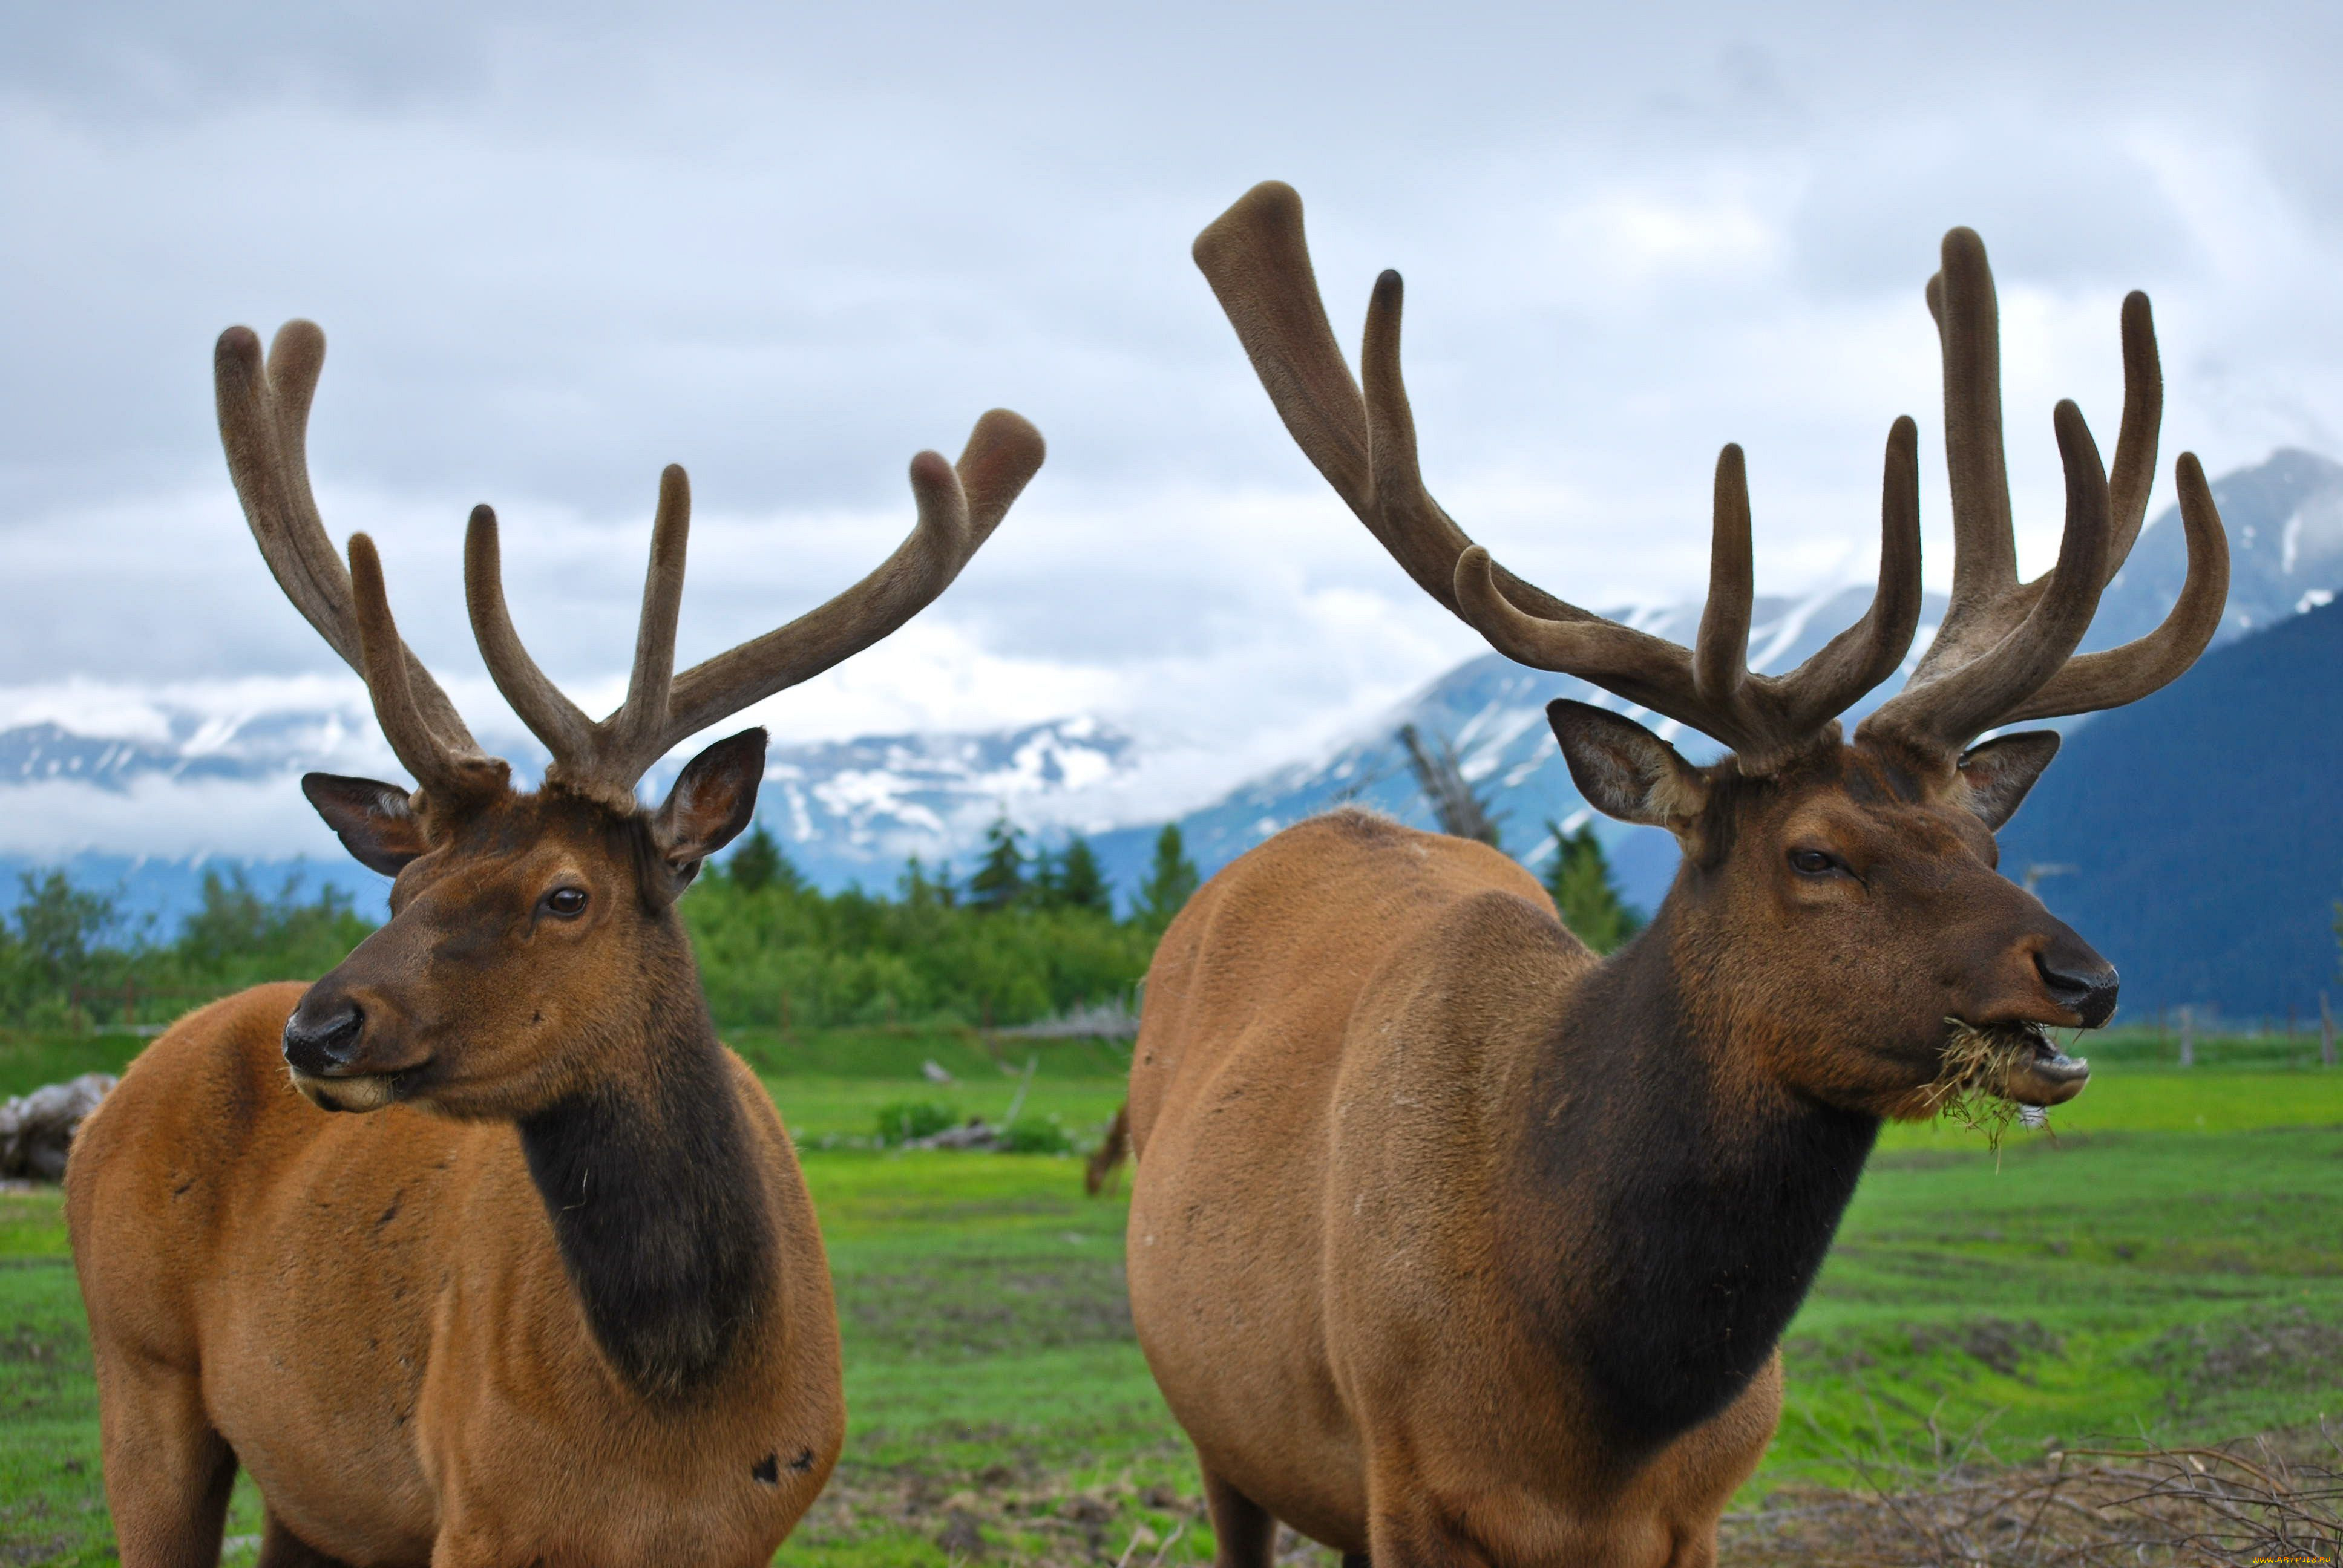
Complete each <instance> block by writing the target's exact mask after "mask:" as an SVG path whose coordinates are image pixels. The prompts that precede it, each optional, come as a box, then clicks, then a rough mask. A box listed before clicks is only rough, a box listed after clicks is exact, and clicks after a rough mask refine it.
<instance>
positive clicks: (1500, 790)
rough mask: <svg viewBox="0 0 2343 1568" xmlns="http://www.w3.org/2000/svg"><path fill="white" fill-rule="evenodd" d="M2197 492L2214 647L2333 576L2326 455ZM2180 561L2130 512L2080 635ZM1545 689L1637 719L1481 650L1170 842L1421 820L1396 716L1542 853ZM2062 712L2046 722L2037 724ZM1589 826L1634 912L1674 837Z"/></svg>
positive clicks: (2334, 505)
mask: <svg viewBox="0 0 2343 1568" xmlns="http://www.w3.org/2000/svg"><path fill="white" fill-rule="evenodd" d="M2213 495H2214V498H2215V500H2216V501H2217V503H2218V505H2219V507H2220V508H2221V517H2222V521H2223V522H2224V523H2225V524H2226V525H2227V529H2228V535H2229V552H2230V579H2229V600H2228V608H2227V614H2226V615H2225V617H2224V618H2223V620H2222V625H2221V629H2220V631H2219V633H2218V634H2217V637H2216V644H2217V645H2218V644H2219V643H2223V642H2227V641H2230V640H2233V639H2235V638H2239V637H2243V636H2246V635H2247V634H2248V633H2251V632H2253V631H2256V630H2258V629H2262V628H2268V627H2270V626H2273V625H2275V624H2277V623H2278V622H2280V621H2283V620H2285V619H2287V618H2289V617H2292V616H2294V615H2297V614H2299V613H2301V612H2302V611H2304V610H2308V609H2310V608H2316V607H2318V606H2319V605H2323V604H2326V603H2328V602H2329V601H2330V600H2332V599H2333V598H2335V596H2336V594H2337V593H2338V591H2343V465H2338V464H2336V463H2333V462H2330V461H2328V459H2327V458H2324V457H2318V456H2315V455H2313V454H2311V453H2308V452H2302V451H2292V450H2281V451H2279V452H2278V453H2276V454H2274V455H2273V456H2271V457H2269V458H2268V461H2266V462H2263V463H2260V464H2258V465H2257V466H2255V467H2250V468H2244V469H2240V470H2238V471H2237V472H2235V473H2232V474H2230V475H2228V476H2227V477H2224V478H2222V479H2219V480H2217V481H2216V482H2215V484H2214V486H2213ZM2186 577H2187V540H2186V538H2184V536H2183V534H2182V530H2181V527H2180V519H2179V513H2178V511H2177V508H2166V509H2165V510H2164V511H2162V512H2160V513H2158V514H2157V515H2156V516H2155V517H2152V518H2149V519H2148V523H2147V528H2144V529H2143V530H2142V531H2141V534H2140V537H2139V538H2138V540H2137V544H2136V545H2135V546H2134V548H2133V550H2132V553H2131V558H2130V559H2129V560H2127V562H2126V563H2125V565H2124V569H2123V571H2122V572H2121V573H2119V574H2118V575H2117V578H2116V579H2115V580H2114V581H2113V582H2112V583H2110V584H2109V585H2108V587H2107V593H2106V594H2105V595H2104V596H2102V598H2101V599H2100V602H2099V611H2098V615H2097V619H2096V620H2094V622H2093V623H2092V627H2091V633H2090V635H2089V637H2087V638H2085V639H2084V643H2083V647H2084V648H2086V649H2092V648H2112V647H2115V646H2117V645H2118V644H2120V643H2124V642H2127V641H2130V640H2131V639H2132V638H2137V637H2140V636H2142V635H2144V634H2146V633H2147V632H2148V631H2150V630H2152V629H2153V628H2155V627H2156V626H2157V624H2158V623H2159V622H2160V621H2162V619H2163V618H2164V615H2165V612H2166V611H2167V610H2168V609H2169V608H2171V607H2172V602H2173V600H2174V599H2175V598H2177V596H2178V594H2179V591H2180V585H2181V583H2182V581H2183V580H2184V579H2185V578H2186ZM1870 594H1871V590H1870V588H1868V587H1862V588H1846V589H1843V590H1840V591H1837V592H1835V593H1825V594H1818V595H1815V596H1814V597H1812V598H1806V599H1778V598H1777V599H1760V600H1759V601H1758V602H1757V605H1756V607H1755V621H1754V625H1753V627H1752V629H1751V632H1750V638H1749V648H1750V659H1749V662H1750V666H1751V668H1754V669H1756V670H1759V671H1761V672H1764V673H1768V674H1778V673H1780V672H1782V671H1783V670H1785V669H1789V668H1795V666H1796V665H1797V664H1798V663H1799V662H1800V661H1801V660H1803V659H1805V658H1806V657H1807V656H1808V655H1810V654H1812V653H1813V652H1815V649H1817V648H1821V647H1822V645H1823V644H1824V643H1825V642H1827V641H1828V640H1829V639H1830V638H1833V637H1835V636H1836V635H1837V634H1838V633H1839V632H1840V631H1841V630H1843V629H1845V628H1846V627H1847V626H1849V625H1851V624H1852V623H1853V622H1854V621H1855V618H1857V617H1859V616H1860V615H1862V613H1863V611H1864V608H1865V606H1866V605H1867V604H1868V603H1869V602H1870ZM1943 611H1944V601H1943V599H1942V598H1940V597H1938V596H1936V595H1931V596H1929V598H1928V600H1927V603H1926V608H1924V610H1923V611H1922V614H1921V619H1920V629H1919V634H1918V636H1917V637H1916V638H1914V639H1913V649H1914V651H1913V656H1912V658H1913V660H1914V661H1916V659H1917V658H1918V654H1919V652H1920V650H1922V649H1924V648H1926V646H1927V644H1928V641H1929V639H1930V638H1932V637H1934V636H1935V635H1936V622H1937V620H1938V619H1939V618H1941V616H1942V614H1943ZM1610 613H1611V614H1613V615H1614V616H1616V617H1618V618H1623V619H1626V620H1629V621H1630V622H1631V623H1632V624H1634V625H1635V626H1637V627H1640V628H1643V629H1644V630H1646V631H1650V632H1652V633H1654V635H1656V636H1660V637H1664V638H1668V639H1670V640H1671V641H1674V642H1679V643H1684V644H1686V645H1689V644H1690V643H1691V641H1692V639H1693V635H1694V630H1695V628H1697V627H1698V625H1699V621H1700V607H1699V606H1697V605H1684V606H1677V607H1675V608H1669V609H1664V610H1659V611H1640V612H1639V611H1617V610H1614V611H1612V612H1610ZM1907 668H1909V666H1908V663H1907ZM1892 691H1893V688H1892V687H1891V688H1889V689H1884V690H1881V691H1877V692H1874V693H1873V694H1871V696H1869V697H1867V698H1866V699H1865V700H1864V701H1863V702H1862V703H1860V704H1858V705H1857V706H1856V707H1855V709H1854V710H1853V713H1852V715H1851V716H1850V728H1852V720H1853V719H1854V718H1859V717H1860V716H1861V715H1863V714H1864V713H1866V712H1868V711H1870V709H1873V708H1875V707H1876V706H1877V705H1878V704H1879V703H1880V702H1882V701H1884V700H1885V699H1886V698H1887V697H1888V696H1889V695H1892ZM1557 697H1571V698H1576V699H1579V700H1581V701H1585V702H1598V703H1600V704H1602V705H1603V706H1604V707H1607V708H1611V709H1615V710H1618V711H1623V712H1627V713H1630V714H1632V715H1634V717H1637V718H1644V717H1645V716H1644V713H1643V711H1642V710H1641V709H1633V708H1631V707H1629V705H1628V704H1626V703H1624V702H1623V701H1622V700H1620V699H1617V698H1614V697H1611V696H1609V695H1608V694H1606V693H1603V692H1599V691H1596V690H1595V689H1593V688H1592V687H1589V686H1588V685H1587V684H1586V683H1585V682H1584V681H1581V680H1576V679H1573V678H1570V677H1568V676H1561V675H1554V674H1549V673H1547V672H1544V671H1542V670H1534V669H1528V668H1523V666H1521V665H1517V664H1514V663H1513V661H1511V660H1510V659H1507V658H1503V657H1502V656H1501V655H1498V654H1494V653H1491V654H1486V655H1483V656H1482V657H1481V658H1474V659H1472V660H1470V661H1468V662H1467V663H1465V664H1463V665H1460V666H1459V667H1457V668H1455V669H1453V670H1451V671H1450V672H1449V673H1448V674H1446V675H1444V676H1443V677H1441V678H1439V679H1438V680H1436V681H1434V682H1433V684H1432V685H1431V686H1430V687H1428V688H1427V689H1425V690H1424V691H1423V693H1422V694H1420V695H1419V696H1417V697H1415V698H1413V699H1411V700H1409V701H1408V702H1406V703H1404V704H1403V705H1402V706H1401V707H1399V708H1398V709H1395V710H1393V712H1392V713H1390V714H1389V715H1388V716H1386V717H1385V718H1384V719H1382V720H1381V721H1379V722H1378V723H1376V724H1375V725H1373V726H1372V727H1371V728H1369V729H1366V730H1365V731H1363V732H1362V733H1360V734H1358V735H1356V736H1354V737H1353V739H1351V740H1350V742H1349V743H1347V744H1345V745H1343V746H1342V747H1341V748H1339V749H1337V750H1335V751H1334V752H1333V754H1332V756H1329V757H1323V758H1320V759H1314V760H1310V761H1302V762H1296V763H1293V764H1292V765H1290V766H1288V767H1286V768H1283V769H1279V770H1277V771H1276V772H1274V773H1272V774H1269V775H1266V776H1264V777H1262V778H1261V779H1256V780H1254V781H1252V782H1251V783H1248V784H1245V785H1243V786H1242V787H1240V788H1239V789H1235V790H1232V792H1230V793H1229V794H1228V795H1227V796H1225V797H1223V798H1222V799H1220V800H1217V801H1215V802H1213V803H1212V804H1211V805H1209V806H1206V807H1204V808H1202V809H1200V810H1197V811H1193V812H1191V813H1190V814H1189V815H1187V816H1186V817H1183V818H1182V819H1181V830H1182V837H1183V838H1184V839H1185V840H1186V847H1187V849H1188V852H1189V853H1190V854H1191V855H1192V856H1193V857H1194V859H1195V860H1196V862H1197V865H1198V866H1199V868H1200V869H1202V871H1203V872H1204V873H1205V874H1206V875H1207V876H1209V875H1211V874H1212V871H1214V870H1216V869H1219V868H1220V867H1221V866H1222V865H1224V864H1226V863H1227V862H1228V861H1230V860H1232V859H1235V858H1236V857H1237V856H1238V855H1241V854H1242V853H1243V852H1244V851H1245V850H1246V849H1250V848H1252V846H1253V845H1254V844H1257V843H1259V842H1260V841H1261V840H1262V839H1265V838H1267V837H1269V835H1270V834H1272V833H1273V832H1276V831H1277V830H1278V829H1281V828H1284V827H1287V826H1289V825H1291V824H1292V823H1293V822H1296V821H1298V820H1300V819H1302V818H1303V817H1306V816H1309V815H1311V814H1312V813H1313V812H1317V811H1322V810H1325V809H1328V808H1330V807H1332V806H1337V805H1341V804H1342V803H1344V802H1346V801H1353V800H1355V801H1357V802H1359V803H1360V804H1363V805H1368V806H1373V807H1375V808H1377V809H1382V810H1384V811H1388V812H1390V813H1391V814H1393V816H1396V817H1398V818H1399V819H1402V820H1403V821H1407V822H1411V823H1414V824H1416V825H1417V826H1420V827H1429V826H1431V825H1432V817H1431V812H1430V810H1429V809H1428V808H1427V807H1426V806H1425V804H1424V802H1423V797H1422V795H1421V794H1420V793H1419V792H1418V790H1417V789H1416V786H1415V782H1414V779H1413V776H1412V775H1411V774H1410V773H1409V771H1408V767H1407V760H1406V757H1405V754H1404V753H1403V750H1402V749H1401V747H1400V744H1399V741H1398V739H1397V732H1398V729H1399V728H1400V726H1402V725H1403V724H1412V725H1413V726H1414V727H1415V728H1416V729H1417V730H1418V731H1419V732H1420V733H1421V734H1423V736H1425V737H1427V738H1432V739H1445V740H1446V742H1447V743H1448V744H1449V745H1451V746H1453V748H1454V749H1455V750H1456V753H1457V755H1458V758H1459V759H1460V761H1461V763H1462V768H1463V774H1464V776H1465V778H1466V779H1468V780H1470V781H1472V782H1473V784H1475V785H1476V786H1477V787H1478V788H1479V789H1481V790H1482V791H1483V793H1484V795H1485V797H1486V798H1487V799H1488V800H1489V801H1490V803H1491V804H1492V806H1493V809H1494V811H1495V813H1496V814H1497V819H1498V828H1499V830H1500V833H1501V835H1502V838H1503V844H1504V847H1505V848H1506V849H1509V850H1511V851H1512V852H1513V854H1514V855H1516V856H1518V857H1520V858H1521V859H1523V860H1525V861H1527V862H1528V863H1529V864H1530V865H1531V866H1533V867H1537V866H1539V865H1541V864H1542V863H1543V862H1544V859H1546V857H1548V856H1550V855H1551V854H1552V853H1553V848H1554V840H1553V835H1552V834H1551V833H1550V832H1549V831H1548V830H1547V827H1546V824H1548V823H1549V822H1559V823H1560V824H1561V825H1562V826H1563V827H1564V828H1565V829H1573V828H1575V827H1576V826H1577V824H1578V823H1579V822H1580V821H1582V820H1584V816H1585V812H1586V807H1585V804H1584V802H1583V801H1582V800H1581V799H1579V797H1578V794H1577V791H1576V790H1575V789H1573V788H1572V786H1571V782H1570V772H1569V769H1567V768H1566V767H1565V766H1564V763H1563V760H1562V755H1561V752H1560V751H1559V750H1558V749H1556V747H1555V746H1554V737H1553V735H1552V733H1551V732H1550V731H1549V730H1548V729H1547V728H1546V723H1545V711H1544V709H1545V705H1546V704H1547V703H1548V702H1549V701H1551V700H1553V699H1554V698H1557ZM2080 722H2084V720H2077V719H2065V720H2058V721H2056V722H2055V723H2054V724H2053V725H2052V728H2057V729H2066V728H2068V727H2069V726H2071V725H2073V724H2076V723H2080ZM1654 728H1655V729H1658V730H1659V731H1660V732H1661V733H1662V734H1663V735H1665V736H1667V737H1668V738H1669V739H1672V740H1674V742H1675V743H1676V745H1677V746H1678V748H1679V749H1682V750H1683V751H1684V754H1685V755H1686V756H1687V757H1691V758H1693V759H1694V760H1701V759H1705V758H1707V757H1712V756H1714V755H1715V752H1716V748H1715V746H1714V745H1712V744H1710V743H1709V742H1707V741H1706V740H1705V739H1704V738H1703V737H1701V736H1698V735H1686V734H1680V733H1678V727H1677V726H1675V725H1674V724H1673V723H1670V722H1662V723H1659V724H1657V725H1655V726H1654ZM1155 831H1156V829H1152V828H1143V827H1135V828H1132V829H1127V830H1125V831H1123V832H1120V833H1115V834H1111V835H1108V836H1106V837H1105V838H1103V839H1101V840H1100V845H1099V848H1100V853H1101V860H1102V862H1103V863H1104V864H1105V865H1106V866H1107V867H1108V869H1110V871H1111V872H1113V873H1115V874H1117V875H1118V876H1119V877H1120V878H1121V879H1122V880H1123V881H1124V883H1125V885H1130V883H1131V880H1132V879H1134V878H1135V876H1136V875H1137V874H1138V873H1139V868H1141V867H1142V866H1143V865H1144V864H1145V862H1146V859H1147V855H1148V853H1149V851H1150V849H1151V845H1152V839H1153V835H1154V832H1155ZM1600 831H1601V834H1602V837H1603V839H1604V847H1605V849H1606V851H1607V852H1608V854H1609V855H1610V857H1611V859H1612V862H1613V865H1614V869H1616V871H1617V873H1618V876H1619V879H1620V882H1621V884H1622V886H1623V889H1624V891H1625V892H1626V895H1627V897H1628V898H1629V900H1631V901H1634V902H1636V903H1639V904H1642V905H1643V906H1644V907H1645V908H1646V909H1648V908H1651V907H1652V906H1654V905H1655V904H1656V903H1657V902H1658V901H1659V900H1660V898H1661V897H1662V896H1663V895H1664V893H1665V892H1666V890H1667V884H1668V881H1669V879H1671V878H1672V877H1673V876H1674V873H1675V865H1676V851H1675V846H1674V841H1673V840H1672V839H1669V838H1668V837H1667V835H1665V834H1664V833H1662V832H1659V831H1658V830H1656V829H1644V828H1631V827H1627V826H1625V825H1624V824H1620V823H1615V822H1611V821H1608V820H1601V821H1600Z"/></svg>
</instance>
